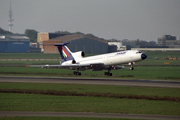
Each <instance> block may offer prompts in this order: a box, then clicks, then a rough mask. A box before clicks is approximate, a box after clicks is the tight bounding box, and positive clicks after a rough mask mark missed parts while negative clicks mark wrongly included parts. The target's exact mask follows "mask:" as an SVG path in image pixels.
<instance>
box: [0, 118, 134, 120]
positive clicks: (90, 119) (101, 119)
mask: <svg viewBox="0 0 180 120" xmlns="http://www.w3.org/2000/svg"><path fill="white" fill-rule="evenodd" d="M59 119H61V120H137V119H125V118H122V119H121V118H73V117H7V118H1V117H0V120H59Z"/></svg>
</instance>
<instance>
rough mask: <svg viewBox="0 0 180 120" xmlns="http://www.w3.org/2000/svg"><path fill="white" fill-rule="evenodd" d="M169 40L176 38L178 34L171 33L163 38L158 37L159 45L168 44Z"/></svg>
mask: <svg viewBox="0 0 180 120" xmlns="http://www.w3.org/2000/svg"><path fill="white" fill-rule="evenodd" d="M167 40H169V41H170V40H176V36H171V35H163V36H162V38H158V40H157V41H158V43H157V45H158V46H164V47H165V46H166V41H167Z"/></svg>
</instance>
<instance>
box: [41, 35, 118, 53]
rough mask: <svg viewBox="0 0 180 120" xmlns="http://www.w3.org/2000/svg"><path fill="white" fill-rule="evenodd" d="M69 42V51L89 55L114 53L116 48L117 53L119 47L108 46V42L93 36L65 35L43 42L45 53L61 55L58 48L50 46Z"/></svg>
mask: <svg viewBox="0 0 180 120" xmlns="http://www.w3.org/2000/svg"><path fill="white" fill-rule="evenodd" d="M64 42H69V43H70V44H68V47H69V49H70V50H71V51H72V52H76V51H83V52H85V53H88V54H103V53H107V52H109V51H111V50H113V52H114V47H115V48H116V51H117V46H114V47H113V46H111V45H108V41H107V40H104V39H102V38H98V37H95V36H93V35H91V34H89V35H84V34H70V35H64V36H60V37H56V38H52V39H49V40H44V41H43V51H44V53H59V52H58V49H57V47H55V46H53V45H48V44H54V43H64Z"/></svg>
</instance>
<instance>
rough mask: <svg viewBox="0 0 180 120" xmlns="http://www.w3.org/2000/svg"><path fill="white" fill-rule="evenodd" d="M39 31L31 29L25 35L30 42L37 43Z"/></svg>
mask: <svg viewBox="0 0 180 120" xmlns="http://www.w3.org/2000/svg"><path fill="white" fill-rule="evenodd" d="M37 33H38V32H37V31H35V30H31V29H26V31H25V35H26V36H27V37H29V39H30V42H37Z"/></svg>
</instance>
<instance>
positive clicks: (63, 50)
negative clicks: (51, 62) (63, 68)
mask: <svg viewBox="0 0 180 120" xmlns="http://www.w3.org/2000/svg"><path fill="white" fill-rule="evenodd" d="M62 53H63V57H64V58H67V57H69V54H68V53H67V51H66V50H65V48H64V47H63V46H62Z"/></svg>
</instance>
